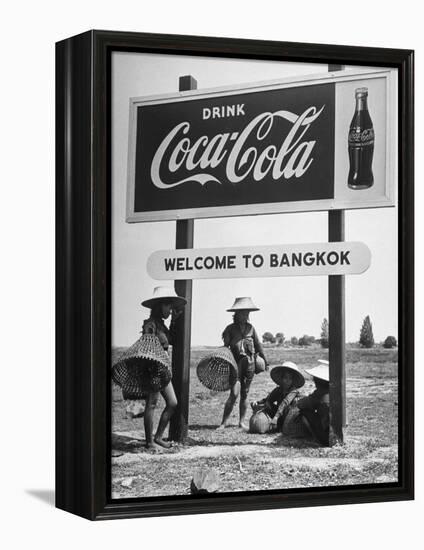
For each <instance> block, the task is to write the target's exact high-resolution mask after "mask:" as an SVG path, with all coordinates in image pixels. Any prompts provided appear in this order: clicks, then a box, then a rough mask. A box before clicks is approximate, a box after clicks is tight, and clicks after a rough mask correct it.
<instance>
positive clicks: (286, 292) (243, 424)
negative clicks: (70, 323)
mask: <svg viewBox="0 0 424 550" xmlns="http://www.w3.org/2000/svg"><path fill="white" fill-rule="evenodd" d="M398 81H399V80H398V71H397V69H395V68H388V67H384V66H381V67H377V66H372V67H371V66H358V65H355V66H354V65H336V64H334V65H331V64H327V63H318V62H310V63H308V62H295V61H271V60H258V59H242V58H240V59H237V58H224V57H208V56H190V55H179V54H172V53H166V54H163V53H140V52H128V51H114V52H113V53H112V55H111V78H110V90H111V96H110V97H111V100H110V110H111V112H110V120H111V133H110V135H111V201H110V213H111V238H110V247H111V250H110V259H111V278H110V280H111V296H110V304H111V307H110V313H111V321H110V343H111V350H110V357H111V362H110V370H109V373H110V375H109V383H110V386H109V388H110V434H109V437H110V457H109V459H110V497H111V499H112V500H122V499H123V500H125V499H148V498H151V497H177V496H181V495H199V494H233V495H236V494H239V493H243V494H246V493H249V494H252V493H255V492H263V491H284V490H293V489H304V488H316V489H318V488H329V487H333V488H334V487H355V486H368V485H369V486H371V485H381V486H387V487H390V485H391V484H394V485H395V484H397V483H398V481H399V477H398V476H399V473H398V472H399V463H398V458H399V456H398V454H399V414H398V413H399V407H398V402H399V397H398V389H399V371H398V343H399V326H398V319H399V311H398V306H399V288H398V285H399V281H398V262H399V257H398V250H399V242H398V218H399V209H398V124H397V120H398Z"/></svg>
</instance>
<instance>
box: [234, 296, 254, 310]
mask: <svg viewBox="0 0 424 550" xmlns="http://www.w3.org/2000/svg"><path fill="white" fill-rule="evenodd" d="M242 309H244V310H249V311H259V308H258V307H256V306H255V304H254V303H253V302H252V298H250V296H242V297H240V298H236V299H235V301H234V304H233V305H232V306H231V307H230V309H227V311H240V310H242Z"/></svg>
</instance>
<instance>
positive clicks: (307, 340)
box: [299, 334, 315, 346]
mask: <svg viewBox="0 0 424 550" xmlns="http://www.w3.org/2000/svg"><path fill="white" fill-rule="evenodd" d="M314 342H315V337H314V336H308V335H307V334H304V335H303V336H302V337H301V338H299V346H310V345H311V344H313V343H314Z"/></svg>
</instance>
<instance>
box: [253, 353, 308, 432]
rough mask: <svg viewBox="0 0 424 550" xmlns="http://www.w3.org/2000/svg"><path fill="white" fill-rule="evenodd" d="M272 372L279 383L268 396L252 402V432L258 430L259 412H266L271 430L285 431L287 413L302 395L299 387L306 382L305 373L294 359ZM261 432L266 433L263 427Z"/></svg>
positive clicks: (273, 377)
mask: <svg viewBox="0 0 424 550" xmlns="http://www.w3.org/2000/svg"><path fill="white" fill-rule="evenodd" d="M270 374H271V378H272V380H273V381H274V382H275V383H276V384H277V385H276V387H275V388H274V389H273V390H272V391H271V393H269V394H268V395H267V396H266V397H264V398H263V399H261V400H260V401H255V402H253V403H251V406H252V409H253V413H254V414H253V416H252V417H251V419H250V431H252V432H254V431H256V429H255V419H256V416H257V414H258V413H265V414H266V415H267V416H268V417H269V431H275V430H278V431H283V425H284V421H285V419H286V417H287V413H288V412H289V410H290V407H294V406H295V405H296V402H297V400H298V399H299V397H300V393H299V388H301V387H302V386H303V385H304V384H305V378H304V376H303V374H302V373H301V372H300V370H299V368H298V366H297V365H296V364H295V363H293V362H292V361H285V362H284V363H283V364H282V365H277V366H275V367H274V368H273V369H272V370H271V373H270ZM260 433H264V431H263V429H261V431H260Z"/></svg>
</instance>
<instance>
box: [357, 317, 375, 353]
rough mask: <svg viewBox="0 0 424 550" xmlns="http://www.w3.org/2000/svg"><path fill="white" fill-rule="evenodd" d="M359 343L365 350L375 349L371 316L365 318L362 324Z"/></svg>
mask: <svg viewBox="0 0 424 550" xmlns="http://www.w3.org/2000/svg"><path fill="white" fill-rule="evenodd" d="M359 343H360V345H361V346H362V347H364V348H372V347H374V335H373V332H372V324H371V319H370V316H369V315H367V316H366V317H365V319H364V321H363V323H362V327H361V332H360V334H359Z"/></svg>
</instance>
